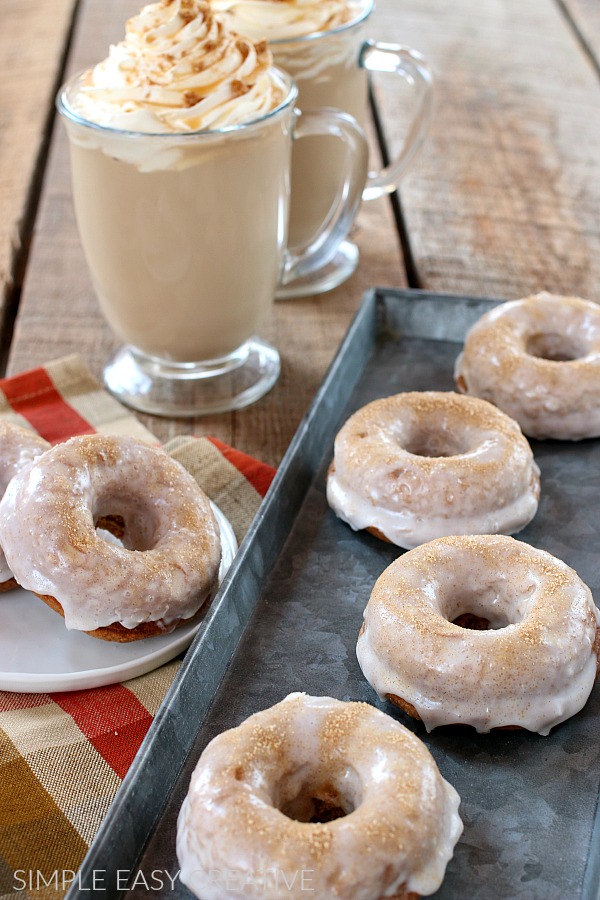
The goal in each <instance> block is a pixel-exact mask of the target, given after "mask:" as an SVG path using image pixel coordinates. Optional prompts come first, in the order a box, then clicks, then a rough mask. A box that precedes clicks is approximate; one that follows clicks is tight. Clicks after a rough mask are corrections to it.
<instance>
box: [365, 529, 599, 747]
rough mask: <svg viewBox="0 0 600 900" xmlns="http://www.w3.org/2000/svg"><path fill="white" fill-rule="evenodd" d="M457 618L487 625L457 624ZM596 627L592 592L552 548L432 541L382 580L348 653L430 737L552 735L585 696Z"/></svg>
mask: <svg viewBox="0 0 600 900" xmlns="http://www.w3.org/2000/svg"><path fill="white" fill-rule="evenodd" d="M465 613H467V614H470V616H471V617H472V618H476V619H478V620H479V622H478V627H480V628H481V627H483V628H484V629H485V630H472V629H471V628H465V627H461V625H460V624H457V620H459V622H460V621H461V620H462V621H463V622H464V618H463V614H465ZM599 622H600V614H599V612H598V610H597V608H596V606H595V604H594V601H593V599H592V595H591V592H590V590H589V588H588V587H587V586H586V585H585V584H584V583H583V581H582V580H581V579H580V578H579V576H578V575H577V573H576V572H574V571H573V569H570V568H569V566H567V565H566V564H565V563H564V562H562V561H561V560H559V559H556V558H555V557H553V556H551V555H550V554H549V553H546V552H545V551H543V550H536V549H534V548H533V547H530V546H529V545H527V544H524V543H522V542H521V541H516V540H514V539H513V538H510V537H505V536H501V535H484V536H475V537H471V536H467V537H447V538H439V539H438V540H435V541H432V542H431V543H429V544H424V545H423V546H421V547H418V548H417V549H416V550H411V551H410V553H406V554H404V556H402V557H400V558H399V559H397V560H396V561H395V562H394V563H392V565H391V566H389V567H388V568H387V569H386V570H385V571H384V572H383V574H382V575H381V576H380V578H379V579H378V581H377V582H376V584H375V587H374V588H373V592H372V594H371V597H370V599H369V602H368V604H367V608H366V610H365V614H364V624H363V628H362V630H361V633H360V636H359V639H358V644H357V648H356V653H357V656H358V662H359V664H360V667H361V669H362V671H363V674H364V675H365V677H366V679H367V681H368V682H369V684H371V685H372V687H374V688H375V690H376V691H377V693H378V694H379V695H380V696H381V697H385V698H388V699H390V700H392V701H393V702H394V703H396V705H398V706H400V707H401V708H402V709H404V710H405V712H408V713H410V714H411V715H413V716H415V718H420V719H422V720H423V722H424V724H425V726H426V728H427V730H428V731H429V730H431V729H432V728H436V727H437V726H438V725H450V724H458V723H461V724H465V725H472V726H474V727H475V728H476V729H477V731H480V732H486V731H489V730H490V729H492V728H499V727H507V726H512V727H515V726H518V727H521V728H526V729H528V730H529V731H537V732H539V733H540V734H548V732H549V731H550V729H551V728H553V727H554V726H555V725H558V723H559V722H563V721H564V720H565V719H568V718H569V717H570V716H572V715H574V714H575V713H576V712H578V711H579V710H580V709H581V708H582V707H583V706H584V704H585V702H586V700H587V698H588V696H589V694H590V691H591V690H592V686H593V684H594V681H595V679H596V674H597V666H598V652H599V649H600V641H599V638H598V635H599V632H598V624H599ZM488 626H489V627H488Z"/></svg>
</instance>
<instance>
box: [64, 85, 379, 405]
mask: <svg viewBox="0 0 600 900" xmlns="http://www.w3.org/2000/svg"><path fill="white" fill-rule="evenodd" d="M278 78H279V79H280V80H281V85H282V90H283V97H284V99H283V101H282V102H281V103H280V105H279V106H278V107H277V108H276V109H274V110H272V111H271V112H269V113H267V114H265V115H263V116H262V117H260V118H258V119H256V120H254V121H251V122H247V123H243V124H241V125H233V126H228V127H226V128H221V129H216V130H213V131H199V132H191V133H173V134H172V133H169V134H164V133H157V134H147V133H136V132H127V131H122V130H119V129H115V128H111V127H108V126H103V125H98V124H96V123H94V122H91V121H88V120H86V119H84V118H82V116H81V115H79V114H78V113H77V112H76V97H77V92H78V90H79V84H80V79H81V76H77V77H75V78H73V79H71V81H69V82H68V83H67V84H66V85H65V86H64V87H63V88H62V90H61V91H60V92H59V95H58V98H57V108H58V111H59V112H60V114H61V116H62V117H63V120H64V122H65V124H66V127H67V133H68V136H69V144H70V150H71V175H72V187H73V200H74V205H75V213H76V218H77V224H78V228H79V235H80V238H81V242H82V245H83V249H84V254H85V257H86V261H87V263H88V267H89V270H90V273H91V277H92V282H93V286H94V289H95V292H96V295H97V297H98V300H99V303H100V307H101V309H102V312H103V313H104V315H105V317H106V319H107V321H108V323H109V325H110V326H111V328H112V330H113V331H114V332H115V334H116V335H117V336H118V337H119V338H120V339H121V340H122V341H124V342H125V346H124V347H123V348H122V349H121V350H119V351H118V353H117V355H116V356H115V357H114V359H113V360H112V361H111V362H110V363H109V364H108V365H107V366H106V368H105V370H104V380H105V383H106V385H107V387H108V388H109V390H110V391H111V392H112V393H113V394H115V395H116V396H117V397H118V398H119V399H120V400H122V401H123V402H124V403H126V404H127V405H129V406H131V407H133V408H134V409H138V410H141V411H143V412H149V413H154V414H157V415H168V416H192V415H199V414H205V413H215V412H222V411H225V410H229V409H239V408H241V407H243V406H247V405H248V404H249V403H252V402H254V401H255V400H257V399H258V398H259V397H261V396H262V395H263V394H264V393H266V391H268V390H269V389H270V388H271V387H272V386H273V384H274V383H275V381H276V379H277V377H278V375H279V368H280V362H279V354H278V352H277V350H276V349H275V348H274V347H272V346H271V345H270V344H268V343H267V342H266V341H263V340H261V339H260V338H257V337H256V333H257V331H258V330H259V329H260V327H261V326H262V324H263V323H264V321H265V319H266V317H267V315H268V313H269V312H270V311H271V308H272V303H273V300H274V296H275V290H276V287H277V284H278V283H280V282H284V283H285V281H286V280H287V279H292V280H293V279H296V278H302V277H309V275H310V272H311V271H313V270H315V269H319V268H320V267H321V266H322V265H323V262H324V260H327V259H330V258H331V256H332V254H333V253H334V252H335V248H336V247H338V246H339V243H340V240H343V239H344V237H345V236H346V235H347V233H348V231H349V229H350V228H351V225H352V221H353V218H354V215H355V213H356V210H357V208H358V205H359V203H360V198H361V193H362V190H363V187H364V184H365V179H366V175H367V158H368V148H367V145H366V141H365V139H364V135H363V133H362V131H361V129H360V128H359V127H358V126H357V124H356V123H355V122H354V120H353V119H352V118H351V117H350V116H348V115H346V114H344V113H341V112H339V111H335V110H324V111H316V112H306V113H299V112H298V110H297V109H296V100H297V88H296V86H295V84H294V82H293V79H292V78H290V76H289V75H288V74H287V73H285V72H282V71H279V72H278ZM314 135H327V136H329V137H335V138H337V139H338V142H339V143H340V144H343V145H344V148H345V149H344V152H343V156H344V165H343V171H341V172H340V171H338V185H339V187H338V201H337V204H336V207H335V209H334V210H333V214H332V215H327V212H326V214H325V215H324V216H323V217H322V219H321V221H320V222H319V223H317V224H316V227H315V229H314V230H313V233H312V234H311V235H310V236H308V237H307V239H306V240H305V241H303V242H302V245H301V246H299V247H296V246H295V245H294V246H290V247H289V248H288V228H287V226H288V218H289V216H288V212H289V195H290V164H291V163H290V161H291V148H292V141H293V140H296V139H299V138H303V137H307V136H314Z"/></svg>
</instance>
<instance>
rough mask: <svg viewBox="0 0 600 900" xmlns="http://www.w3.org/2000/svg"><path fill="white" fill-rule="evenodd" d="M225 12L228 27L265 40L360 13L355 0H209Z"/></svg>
mask: <svg viewBox="0 0 600 900" xmlns="http://www.w3.org/2000/svg"><path fill="white" fill-rule="evenodd" d="M212 7H213V9H214V10H215V11H217V12H225V13H227V20H228V24H229V27H230V28H232V29H233V30H234V31H239V32H240V33H241V34H247V35H249V36H250V37H253V38H267V40H288V39H291V38H296V37H303V36H305V35H307V34H315V33H319V32H322V31H331V30H332V29H333V28H338V27H339V26H340V25H345V24H346V23H347V22H352V21H353V20H354V19H357V18H358V17H359V16H360V13H361V9H362V4H361V3H359V2H357V0H354V2H353V0H212Z"/></svg>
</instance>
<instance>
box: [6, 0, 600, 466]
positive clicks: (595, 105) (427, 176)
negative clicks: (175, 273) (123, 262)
mask: <svg viewBox="0 0 600 900" xmlns="http://www.w3.org/2000/svg"><path fill="white" fill-rule="evenodd" d="M138 6H139V3H138V2H137V0H134V2H132V0H52V3H40V2H39V0H4V2H3V27H2V29H0V50H1V52H0V74H1V75H2V76H3V85H4V90H3V91H2V92H1V93H0V122H1V123H2V126H3V127H2V138H1V140H0V200H1V205H2V216H1V217H0V283H1V289H2V293H1V297H2V318H1V330H0V352H1V357H0V362H1V363H2V367H3V371H5V372H7V373H8V374H13V373H16V372H19V371H22V370H24V369H27V368H31V367H33V366H37V365H40V364H42V363H44V362H45V361H47V360H49V359H53V358H56V357H59V356H63V355H65V354H69V353H73V352H78V353H80V354H81V355H82V357H83V358H84V360H85V361H86V363H87V364H88V366H89V367H90V368H91V370H92V371H93V372H94V373H95V374H96V375H97V376H100V373H101V369H102V365H103V363H104V362H105V361H106V359H107V358H108V356H109V355H110V354H111V352H112V351H113V350H114V348H115V347H116V341H115V339H114V337H113V336H112V335H111V333H110V331H109V329H108V327H107V326H106V324H105V323H104V320H103V318H102V316H101V314H100V312H99V309H98V306H97V303H96V300H95V298H94V295H93V291H92V287H91V284H90V279H89V276H88V273H87V269H86V265H85V262H84V259H83V254H82V250H81V247H80V245H79V241H78V237H77V232H76V228H75V223H74V217H73V210H72V205H71V196H70V185H69V171H68V158H67V146H66V138H65V134H64V130H63V128H62V126H61V124H60V123H58V122H56V121H55V118H54V114H53V98H54V95H55V93H56V88H57V86H58V85H59V84H60V82H61V81H62V80H63V78H64V77H65V76H66V74H68V73H70V72H72V71H74V70H76V69H80V68H83V67H85V66H87V65H89V64H91V63H94V62H95V61H97V60H98V59H100V58H101V57H103V56H104V55H105V53H106V49H107V45H108V43H109V42H110V41H115V40H118V39H119V38H120V36H121V34H122V29H123V22H124V19H125V18H126V17H127V16H128V15H130V14H131V13H133V12H134V11H135V10H136V9H137V8H138ZM372 36H373V37H379V38H382V39H385V40H387V41H392V40H394V41H398V42H400V43H404V44H408V45H410V46H413V47H415V48H417V49H419V50H421V51H422V52H423V53H424V54H425V56H426V57H427V58H428V59H429V61H430V62H431V64H432V65H433V67H434V69H435V73H436V79H437V80H436V102H435V115H434V122H433V126H432V130H431V134H430V137H429V139H428V142H427V144H426V146H425V149H424V150H423V152H422V153H421V155H420V156H419V157H418V158H417V160H416V161H415V162H414V163H413V165H412V168H411V170H410V172H409V174H408V175H407V176H406V177H405V179H404V181H403V183H402V187H401V191H400V195H399V197H398V198H396V200H397V201H399V202H396V201H395V202H394V203H393V204H392V203H391V202H390V200H388V199H385V200H379V201H374V202H371V203H368V204H364V205H363V208H362V210H361V212H360V215H359V218H358V220H357V223H356V226H355V233H354V235H353V237H354V239H355V240H356V242H357V243H358V245H359V247H360V252H361V261H360V266H359V269H358V271H357V273H356V274H355V275H354V276H353V278H352V279H351V280H350V281H348V282H347V283H346V284H345V285H343V286H342V287H340V288H338V289H337V290H335V291H333V292H331V293H329V294H326V295H323V296H321V297H318V298H306V299H302V300H294V301H288V302H280V303H277V304H276V305H275V308H274V311H273V314H272V317H271V320H270V322H269V323H268V326H267V328H266V329H265V333H264V336H265V337H267V338H268V339H270V340H271V341H273V342H274V343H275V344H276V345H277V347H278V348H279V350H280V352H281V355H282V361H283V369H282V375H281V378H280V380H279V382H278V384H277V385H276V386H275V388H274V389H273V390H272V391H271V393H270V394H269V395H268V396H266V397H265V398H263V399H262V400H261V401H260V402H258V403H257V404H255V405H254V406H252V407H250V408H248V409H246V410H243V411H241V412H236V413H231V414H221V415H218V416H212V417H208V418H202V419H197V420H187V421H186V420H176V421H171V420H168V419H160V418H156V417H149V416H145V417H142V418H143V421H144V422H145V424H146V425H148V426H149V427H150V429H151V430H153V431H154V432H155V434H157V435H158V436H159V437H160V438H163V439H166V438H167V437H170V436H173V435H174V434H177V433H187V432H194V433H197V434H204V433H209V434H214V435H216V436H217V437H219V438H221V439H222V440H224V441H226V442H228V443H230V444H233V445H235V446H237V447H238V448H239V449H241V450H244V451H246V452H248V453H251V454H253V455H255V456H257V457H259V458H261V459H263V460H264V461H266V462H270V463H273V464H277V463H278V462H279V460H280V459H281V457H282V455H283V453H284V452H285V449H286V447H287V446H288V444H289V442H290V439H291V437H292V435H293V433H294V431H295V429H296V427H297V425H298V423H299V421H300V420H301V418H302V415H303V414H304V412H305V411H306V409H307V407H308V405H309V404H310V401H311V399H312V397H313V395H314V393H315V391H316V389H317V387H318V385H319V383H320V381H321V379H322V378H323V375H324V373H325V371H326V369H327V366H328V364H329V362H330V361H331V358H332V356H333V354H334V353H335V350H336V348H337V346H338V344H339V342H340V340H341V339H342V337H343V335H344V333H345V331H346V329H347V327H348V324H349V322H350V320H351V317H352V315H353V313H354V311H355V310H356V308H357V306H358V304H359V303H360V299H361V297H362V295H363V292H364V291H365V290H366V289H367V288H369V287H371V286H374V285H385V286H390V285H391V286H396V287H404V286H406V285H407V284H409V285H411V286H413V287H424V288H428V289H432V290H436V291H448V292H453V293H465V294H476V295H484V296H492V297H499V298H512V297H519V296H523V295H525V294H527V293H531V292H535V291H538V290H542V289H547V290H551V291H554V292H559V293H570V294H578V295H581V296H584V297H588V298H590V299H593V300H596V301H600V216H599V211H600V9H599V7H598V0H503V2H500V3H499V2H497V0H453V2H452V3H447V2H446V0H403V2H402V3H400V2H399V0H379V2H378V8H377V11H376V13H375V14H374V16H373V18H372ZM375 99H376V106H377V110H378V114H379V118H380V120H381V123H382V134H383V140H384V143H385V148H386V150H387V152H393V150H394V148H395V147H397V146H398V142H399V141H401V140H402V135H403V123H405V122H406V109H405V97H404V95H403V92H402V91H398V90H397V86H396V84H395V83H394V82H393V80H392V79H391V78H389V77H387V78H386V77H380V78H378V80H377V82H376V85H375ZM373 153H374V154H377V153H378V149H377V148H376V141H375V139H374V138H373Z"/></svg>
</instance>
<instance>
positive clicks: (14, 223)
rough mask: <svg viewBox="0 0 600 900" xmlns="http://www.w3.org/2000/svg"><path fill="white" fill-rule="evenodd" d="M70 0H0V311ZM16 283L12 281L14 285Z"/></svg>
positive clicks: (24, 234) (23, 230)
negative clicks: (2, 0) (44, 0)
mask: <svg viewBox="0 0 600 900" xmlns="http://www.w3.org/2000/svg"><path fill="white" fill-rule="evenodd" d="M75 5H76V0H53V2H52V3H40V2H39V0H4V2H3V4H2V28H0V83H1V84H2V91H1V92H0V209H1V211H2V215H1V216H0V312H1V313H2V314H4V310H5V306H6V304H7V302H8V300H9V294H10V293H11V291H12V290H13V288H14V286H15V281H18V280H19V277H20V273H19V272H17V271H16V269H17V267H18V266H19V265H20V263H21V257H22V254H23V252H24V250H25V249H26V245H27V242H28V238H29V233H28V228H29V222H28V215H29V209H30V206H31V190H32V186H34V181H35V172H36V166H37V162H38V158H39V155H40V153H41V152H42V151H43V146H44V138H45V134H46V131H47V126H48V125H49V121H50V119H49V114H50V110H51V106H52V103H53V99H54V92H55V85H56V81H57V78H58V77H59V71H60V66H61V61H62V58H63V51H64V46H65V41H66V37H67V34H68V32H69V28H70V25H71V19H72V16H73V11H74V8H75ZM17 286H18V285H17Z"/></svg>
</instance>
